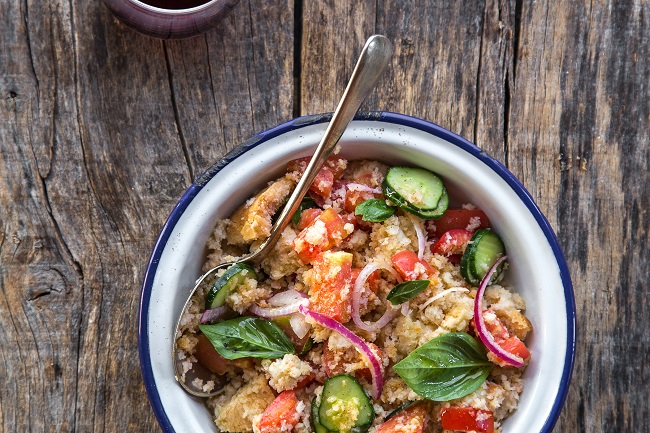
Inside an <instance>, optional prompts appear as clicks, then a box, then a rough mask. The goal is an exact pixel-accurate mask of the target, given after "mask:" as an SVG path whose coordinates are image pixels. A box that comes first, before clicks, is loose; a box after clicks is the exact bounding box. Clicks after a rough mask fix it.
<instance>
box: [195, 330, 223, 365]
mask: <svg viewBox="0 0 650 433" xmlns="http://www.w3.org/2000/svg"><path fill="white" fill-rule="evenodd" d="M194 356H195V357H196V360H197V361H198V362H199V364H201V365H202V366H204V367H205V368H207V369H208V370H210V371H211V372H213V373H215V374H224V373H225V372H226V368H228V365H230V361H228V360H227V359H226V358H224V357H223V356H221V355H219V352H217V350H216V349H215V348H214V346H213V345H212V343H210V340H208V337H206V336H205V335H203V334H199V342H198V344H197V345H196V352H195V353H194Z"/></svg>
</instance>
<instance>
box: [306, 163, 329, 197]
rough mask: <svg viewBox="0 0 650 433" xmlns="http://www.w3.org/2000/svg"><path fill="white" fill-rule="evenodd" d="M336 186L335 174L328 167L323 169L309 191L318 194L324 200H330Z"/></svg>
mask: <svg viewBox="0 0 650 433" xmlns="http://www.w3.org/2000/svg"><path fill="white" fill-rule="evenodd" d="M333 185H334V173H332V170H330V169H329V168H327V167H323V168H321V169H320V171H319V172H318V173H317V174H316V177H315V178H314V181H313V182H312V183H311V186H310V187H309V190H310V191H312V192H314V193H315V194H318V195H319V196H321V197H322V198H324V199H326V198H329V196H330V194H331V193H332V186H333Z"/></svg>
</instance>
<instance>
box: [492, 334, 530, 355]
mask: <svg viewBox="0 0 650 433" xmlns="http://www.w3.org/2000/svg"><path fill="white" fill-rule="evenodd" d="M499 346H501V347H502V348H503V349H504V350H506V351H508V352H510V353H512V354H513V355H517V356H518V357H520V358H521V359H524V360H526V359H528V358H529V357H530V351H529V350H528V348H527V347H526V345H525V344H524V342H523V341H521V340H520V339H519V337H517V336H515V335H513V336H512V337H510V338H507V339H506V340H504V341H502V342H499Z"/></svg>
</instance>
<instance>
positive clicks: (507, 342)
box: [472, 308, 530, 360]
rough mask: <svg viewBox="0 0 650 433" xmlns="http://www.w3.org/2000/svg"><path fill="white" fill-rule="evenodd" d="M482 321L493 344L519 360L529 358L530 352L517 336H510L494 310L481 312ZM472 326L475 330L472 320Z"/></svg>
mask: <svg viewBox="0 0 650 433" xmlns="http://www.w3.org/2000/svg"><path fill="white" fill-rule="evenodd" d="M483 320H484V322H485V327H486V328H487V330H488V332H489V333H490V334H492V337H494V342H495V343H497V344H498V345H499V346H501V347H502V348H503V349H504V350H506V351H508V352H510V353H512V354H513V355H517V356H519V357H520V358H521V359H524V360H525V359H528V358H529V357H530V351H529V350H528V348H527V347H526V345H525V344H524V342H523V341H521V340H520V339H519V338H518V337H517V336H514V335H510V332H509V331H508V328H506V326H505V325H504V324H503V322H502V321H501V320H500V319H499V318H498V317H497V315H496V313H495V312H494V310H492V309H490V308H488V309H487V310H483ZM472 326H473V327H474V329H475V330H476V324H475V323H474V319H472Z"/></svg>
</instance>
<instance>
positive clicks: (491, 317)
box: [471, 308, 510, 343]
mask: <svg viewBox="0 0 650 433" xmlns="http://www.w3.org/2000/svg"><path fill="white" fill-rule="evenodd" d="M483 322H484V323H485V327H486V328H487V330H488V332H489V333H490V334H492V336H493V337H494V341H496V342H497V343H498V342H500V341H504V340H506V339H508V338H510V332H509V331H508V328H506V327H505V325H504V324H503V322H502V321H501V320H499V318H498V317H497V315H496V313H495V312H494V310H492V309H491V308H488V309H487V310H483ZM471 323H472V326H473V327H474V329H475V330H476V323H475V322H474V319H472V322H471Z"/></svg>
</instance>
